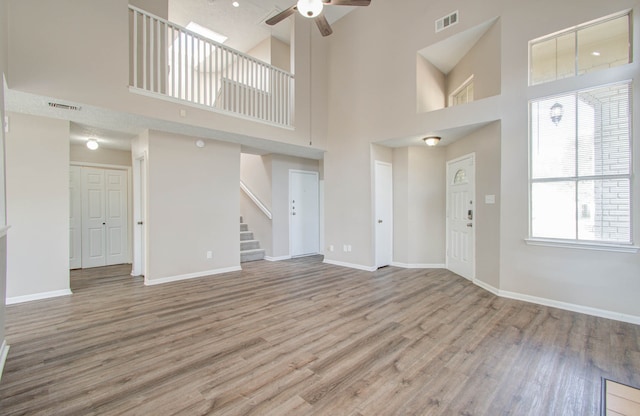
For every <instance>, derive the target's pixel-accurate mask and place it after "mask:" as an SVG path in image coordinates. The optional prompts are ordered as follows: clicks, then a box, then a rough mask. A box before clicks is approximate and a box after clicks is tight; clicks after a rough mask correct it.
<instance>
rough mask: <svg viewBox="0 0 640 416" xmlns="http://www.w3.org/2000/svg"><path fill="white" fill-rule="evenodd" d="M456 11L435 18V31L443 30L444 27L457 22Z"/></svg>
mask: <svg viewBox="0 0 640 416" xmlns="http://www.w3.org/2000/svg"><path fill="white" fill-rule="evenodd" d="M458 20H459V19H458V11H457V10H456V11H455V12H453V13H451V14H448V15H446V16H445V17H441V18H440V19H438V20H436V33H438V32H440V31H442V30H445V29H446V28H448V27H450V26H453V25H455V24H456V23H458Z"/></svg>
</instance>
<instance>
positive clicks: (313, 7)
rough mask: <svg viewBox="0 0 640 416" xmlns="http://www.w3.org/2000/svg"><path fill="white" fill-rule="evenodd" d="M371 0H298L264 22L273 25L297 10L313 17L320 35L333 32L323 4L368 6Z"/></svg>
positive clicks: (327, 34)
mask: <svg viewBox="0 0 640 416" xmlns="http://www.w3.org/2000/svg"><path fill="white" fill-rule="evenodd" d="M369 4H371V0H298V3H297V4H295V5H293V6H291V7H289V8H288V9H286V10H284V11H282V12H280V13H278V14H276V15H275V16H273V17H271V18H269V19H267V21H266V23H267V24H268V25H269V26H273V25H276V24H278V23H279V22H281V21H283V20H284V19H286V18H287V17H289V16H291V15H292V14H294V13H295V12H296V11H298V12H299V13H300V14H301V15H302V16H304V17H306V18H309V19H314V20H315V22H316V25H317V26H318V30H320V33H321V34H322V36H329V35H330V34H332V33H333V30H332V29H331V26H330V25H329V22H328V21H327V19H326V17H324V14H323V13H322V10H323V8H324V6H368V5H369Z"/></svg>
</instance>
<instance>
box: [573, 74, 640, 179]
mask: <svg viewBox="0 0 640 416" xmlns="http://www.w3.org/2000/svg"><path fill="white" fill-rule="evenodd" d="M629 101H630V85H629V84H622V85H614V86H610V87H605V88H599V89H595V90H590V91H585V92H582V93H580V94H579V99H578V142H579V144H578V154H579V156H578V174H579V175H580V176H598V175H625V174H629V173H630V169H631V136H630V131H631V117H630V108H629Z"/></svg>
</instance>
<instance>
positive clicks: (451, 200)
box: [447, 154, 476, 280]
mask: <svg viewBox="0 0 640 416" xmlns="http://www.w3.org/2000/svg"><path fill="white" fill-rule="evenodd" d="M474 160H475V157H474V155H473V154H471V155H467V156H464V157H462V158H459V159H456V160H452V161H449V162H447V268H448V269H449V270H451V271H452V272H454V273H456V274H459V275H460V276H462V277H465V278H467V279H469V280H473V279H474V277H475V230H474V227H475V213H476V207H475V165H474Z"/></svg>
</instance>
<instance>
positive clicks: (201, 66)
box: [129, 5, 294, 127]
mask: <svg viewBox="0 0 640 416" xmlns="http://www.w3.org/2000/svg"><path fill="white" fill-rule="evenodd" d="M129 24H130V43H131V44H130V70H129V77H130V88H131V90H132V91H135V92H139V93H143V94H148V95H153V96H156V97H159V98H165V99H170V100H179V101H181V102H189V103H191V104H192V105H196V106H199V107H205V108H207V109H210V110H213V111H218V112H222V113H226V114H232V115H235V116H237V117H243V118H249V119H252V120H258V121H262V122H265V123H268V124H274V125H277V126H281V127H292V126H293V120H292V111H293V79H294V78H293V75H292V74H290V73H288V72H286V71H283V70H282V69H279V68H276V67H274V66H272V65H269V64H267V63H265V62H262V61H260V60H258V59H256V58H254V57H252V56H249V55H247V54H244V53H242V52H239V51H236V50H234V49H232V48H229V47H227V46H224V45H223V44H221V43H218V42H215V41H213V40H211V39H208V38H206V37H204V36H202V35H199V34H197V33H195V32H193V31H190V30H188V29H186V28H184V27H181V26H179V25H176V24H174V23H171V22H169V21H167V20H165V19H163V18H161V17H158V16H155V15H153V14H151V13H148V12H146V11H144V10H142V9H139V8H137V7H135V6H131V5H130V6H129Z"/></svg>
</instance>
